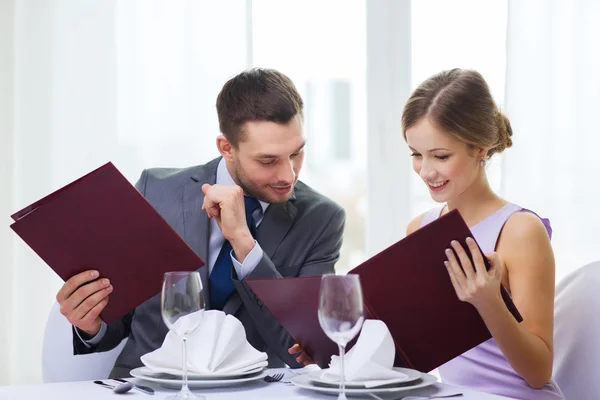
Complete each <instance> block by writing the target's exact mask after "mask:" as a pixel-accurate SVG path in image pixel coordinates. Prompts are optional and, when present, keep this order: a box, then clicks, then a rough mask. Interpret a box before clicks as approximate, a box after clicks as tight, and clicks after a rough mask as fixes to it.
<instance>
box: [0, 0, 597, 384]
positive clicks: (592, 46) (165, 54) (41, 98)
mask: <svg viewBox="0 0 600 400" xmlns="http://www.w3.org/2000/svg"><path fill="white" fill-rule="evenodd" d="M598 20H600V3H598V2H597V1H595V0H574V1H561V0H485V1H481V0H414V1H409V0H327V1H323V0H319V1H318V0H295V1H293V0H229V1H216V0H213V1H208V0H207V1H191V0H189V1H184V0H128V1H124V0H122V1H117V0H86V1H81V0H0V167H1V169H0V182H2V186H1V189H0V216H1V218H2V221H4V223H3V224H2V226H1V227H0V272H1V275H0V360H2V361H0V384H17V383H34V382H40V381H41V362H40V359H41V345H42V338H43V332H44V327H45V323H46V317H47V315H48V312H49V310H50V308H51V306H52V304H53V302H54V301H55V299H54V296H55V295H56V292H57V290H58V289H59V288H60V286H61V284H62V282H61V280H60V279H59V278H58V276H56V275H55V274H54V272H53V271H52V270H51V269H50V268H48V267H47V266H46V265H45V264H44V263H43V261H41V260H40V259H39V258H38V257H37V256H36V255H35V253H33V251H31V250H30V249H29V248H28V247H27V246H26V245H25V244H24V243H23V242H22V241H20V239H19V238H18V237H17V236H16V235H15V234H13V232H12V231H11V230H10V228H9V224H10V221H11V220H10V218H9V215H11V214H12V213H13V212H15V211H17V210H19V209H21V208H22V207H24V206H26V205H28V204H30V203H31V202H33V201H35V200H37V199H39V198H41V197H43V196H45V195H46V194H48V193H49V192H51V191H54V190H56V189H58V188H60V187H61V186H63V185H65V184H67V183H69V182H70V181H72V180H74V179H76V178H78V177H80V176H81V175H83V174H85V173H87V172H89V171H90V170H92V169H94V168H97V167H98V166H100V165H102V164H104V163H105V162H107V161H112V162H113V163H114V164H115V165H116V166H117V168H119V169H120V170H121V172H123V173H124V174H125V176H126V177H127V178H128V179H129V180H130V181H131V182H132V183H134V182H135V181H136V180H137V178H138V177H139V175H140V173H141V171H142V169H144V168H148V167H156V166H169V167H186V166H190V165H197V164H202V163H205V162H207V161H209V160H210V159H212V158H214V157H216V156H217V155H218V153H217V150H216V146H215V138H216V136H217V135H218V134H219V132H218V124H217V118H216V111H215V100H216V96H217V93H218V92H219V90H220V89H221V87H222V85H223V84H224V83H225V81H226V80H227V79H229V78H230V77H232V76H233V75H235V74H237V73H239V72H240V71H242V70H243V69H246V68H249V67H253V66H260V67H269V68H275V69H279V70H281V71H282V72H284V73H285V74H287V75H288V76H290V78H291V79H292V80H293V81H294V82H295V83H296V85H297V87H298V89H299V91H300V93H301V95H302V96H303V98H304V100H305V104H306V111H305V115H306V124H305V134H306V136H307V138H308V144H307V159H306V164H305V167H304V169H303V171H302V174H301V179H302V180H304V181H305V182H306V183H308V184H309V185H311V186H313V187H314V188H315V189H317V190H319V191H320V192H322V193H323V194H325V195H327V196H329V197H331V198H333V199H334V200H336V201H337V202H339V203H340V204H341V205H342V206H343V207H344V208H345V209H346V212H347V224H346V233H345V239H344V246H343V248H342V257H341V260H340V262H339V263H338V265H337V271H338V273H344V272H346V271H348V270H349V269H351V268H353V267H355V266H357V265H358V264H360V263H361V262H362V261H364V260H365V259H366V258H368V257H370V256H371V255H373V254H375V253H376V252H378V251H380V250H382V249H384V248H385V247H387V246H388V245H390V244H392V243H394V242H395V241H397V240H399V239H401V238H402V237H403V236H404V235H405V229H406V225H407V223H408V221H409V220H410V219H411V218H412V217H413V216H415V215H417V214H418V213H420V212H423V211H425V210H427V209H429V208H431V207H434V206H436V204H435V203H433V202H432V201H431V199H430V198H429V195H428V191H427V189H426V187H425V186H424V185H423V183H422V182H421V180H420V179H419V178H418V177H417V176H416V175H415V174H414V173H413V172H412V169H411V163H410V157H409V152H408V149H407V147H406V144H405V143H404V140H403V138H402V132H401V129H400V117H401V112H402V107H403V105H404V102H405V101H406V99H407V98H408V96H409V94H410V92H411V91H412V90H413V89H414V88H415V87H416V86H417V85H418V84H419V83H420V82H421V81H423V80H424V79H426V78H427V77H429V76H430V75H432V74H434V73H437V72H439V71H441V70H443V69H449V68H454V67H460V68H471V69H476V70H478V71H479V72H481V73H482V74H483V76H484V78H485V79H486V80H487V81H488V83H489V85H490V87H491V90H492V94H493V95H494V97H495V99H496V101H497V102H498V103H499V105H500V106H501V108H502V110H503V111H504V112H505V113H506V114H507V115H508V117H509V118H510V120H511V122H512V125H513V131H514V136H513V142H514V146H513V148H511V149H508V150H507V151H506V153H505V154H503V155H501V156H499V157H495V158H494V159H493V160H492V162H491V163H490V164H488V167H487V168H488V173H489V177H490V180H491V183H492V186H493V188H494V189H496V190H497V191H498V192H499V193H500V194H501V195H502V196H504V197H505V198H506V199H508V200H510V201H512V202H516V203H518V204H520V205H522V206H524V207H527V208H530V209H532V210H535V211H536V212H537V213H538V214H540V215H542V216H544V217H548V218H550V220H551V222H552V224H553V228H554V237H553V240H552V242H553V246H554V251H555V255H556V260H557V280H558V279H561V278H562V277H564V276H565V275H566V274H568V273H569V272H571V271H573V270H574V269H576V268H578V267H580V266H582V265H583V264H584V263H587V262H589V261H592V260H597V259H600V250H599V249H598V245H597V240H596V232H597V230H598V229H600V214H599V213H598V212H597V211H596V200H597V197H596V196H597V194H598V190H597V188H596V187H595V178H596V176H597V175H599V173H600V166H599V164H598V162H597V155H596V150H597V149H598V147H599V145H600V135H599V134H598V126H597V122H596V120H597V118H596V115H597V113H598V109H599V108H600V77H599V76H600V75H599V74H598V71H600V50H599V49H600V47H598V46H597V43H598V39H600V25H598V24H597V21H598ZM90 229H93V227H90Z"/></svg>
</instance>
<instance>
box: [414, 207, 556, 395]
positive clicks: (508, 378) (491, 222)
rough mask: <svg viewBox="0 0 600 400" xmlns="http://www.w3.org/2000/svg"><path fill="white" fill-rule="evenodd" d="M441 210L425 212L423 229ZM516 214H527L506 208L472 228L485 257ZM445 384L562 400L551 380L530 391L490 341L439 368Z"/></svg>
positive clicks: (512, 208)
mask: <svg viewBox="0 0 600 400" xmlns="http://www.w3.org/2000/svg"><path fill="white" fill-rule="evenodd" d="M442 209H443V207H441V208H435V209H433V210H430V211H428V212H427V213H425V215H424V216H423V221H422V222H421V226H424V225H426V224H428V223H430V222H432V221H433V220H435V219H436V218H438V217H439V216H440V214H441V211H442ZM519 211H529V210H525V209H523V208H522V207H519V206H518V205H516V204H511V203H509V204H507V205H505V206H504V207H502V208H501V209H499V210H497V211H496V212H494V213H493V214H492V215H490V216H489V217H487V218H486V219H484V220H483V221H481V222H479V223H477V224H476V225H474V226H472V227H471V232H472V233H473V236H474V237H475V240H477V242H478V243H479V246H480V247H481V249H482V250H483V252H484V253H489V252H493V251H494V250H495V249H496V242H497V241H498V237H499V236H500V231H501V230H502V227H503V226H504V224H505V223H506V221H507V220H508V218H509V217H510V216H511V215H512V214H514V213H516V212H519ZM542 222H544V225H545V226H546V229H547V231H548V235H549V236H552V230H551V228H550V222H549V221H548V220H547V219H543V218H542ZM439 371H440V376H441V377H442V380H443V381H444V382H445V383H448V384H450V385H455V386H464V387H468V388H472V389H475V390H479V391H482V392H487V393H492V394H496V395H499V396H504V397H508V398H512V399H518V400H557V399H564V397H563V395H562V393H561V391H560V389H559V388H558V385H557V384H556V383H555V382H554V380H551V381H550V382H548V383H547V384H546V385H545V386H544V387H543V388H541V389H533V388H531V387H530V386H529V385H527V383H526V382H525V380H524V379H523V378H521V377H520V376H519V374H517V373H516V372H515V370H514V369H513V368H512V367H511V366H510V364H509V363H508V361H507V360H506V358H505V357H504V355H503V354H502V351H500V348H499V347H498V345H497V344H496V341H495V340H494V339H493V338H492V339H490V340H488V341H486V342H484V343H482V344H480V345H479V346H477V347H475V348H473V349H471V350H469V351H467V352H465V353H463V354H461V355H460V356H458V357H456V358H454V359H453V360H451V361H448V362H447V363H446V364H444V365H442V366H441V367H440V368H439Z"/></svg>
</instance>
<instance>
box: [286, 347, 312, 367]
mask: <svg viewBox="0 0 600 400" xmlns="http://www.w3.org/2000/svg"><path fill="white" fill-rule="evenodd" d="M288 353H290V354H297V353H300V354H298V357H296V362H298V363H299V364H304V365H309V364H314V363H315V362H314V361H313V360H312V358H310V356H309V355H308V354H306V353H305V352H304V350H302V347H300V345H299V344H298V343H296V344H295V345H293V346H292V347H290V348H289V349H288Z"/></svg>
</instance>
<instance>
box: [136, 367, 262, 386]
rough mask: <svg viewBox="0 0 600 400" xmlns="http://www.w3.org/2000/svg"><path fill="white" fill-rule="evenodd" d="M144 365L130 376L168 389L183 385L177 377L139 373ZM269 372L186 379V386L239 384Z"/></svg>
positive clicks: (255, 379)
mask: <svg viewBox="0 0 600 400" xmlns="http://www.w3.org/2000/svg"><path fill="white" fill-rule="evenodd" d="M142 368H145V367H141V368H136V369H134V370H132V371H131V372H130V373H131V376H133V377H134V378H138V379H142V380H145V381H148V382H154V383H158V384H159V385H160V386H163V387H166V388H169V389H181V386H182V385H183V380H181V379H179V378H171V379H166V378H157V377H155V376H151V375H147V374H144V373H140V370H141V369H142ZM268 374H269V371H268V370H267V369H266V368H265V369H263V371H262V372H257V373H254V374H252V375H247V376H242V377H237V378H229V379H188V386H189V387H190V389H198V388H216V387H227V386H234V385H239V384H242V383H246V382H252V381H258V380H261V379H263V378H264V377H265V376H267V375H268Z"/></svg>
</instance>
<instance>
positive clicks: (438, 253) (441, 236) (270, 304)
mask: <svg viewBox="0 0 600 400" xmlns="http://www.w3.org/2000/svg"><path fill="white" fill-rule="evenodd" d="M469 236H471V237H472V234H471V232H470V230H469V228H468V227H467V225H466V224H465V222H464V220H463V219H462V217H461V216H460V214H459V212H458V211H456V210H455V211H451V212H449V213H448V214H445V215H443V216H442V217H440V218H438V219H437V220H435V221H433V222H432V223H430V224H428V225H426V226H424V227H423V228H421V229H419V230H417V231H416V232H414V233H412V234H410V235H408V236H407V237H405V238H404V239H402V240H400V241H399V242H397V243H395V244H393V245H392V246H390V247H388V248H387V249H385V250H383V251H382V252H381V253H379V254H377V255H375V256H374V257H372V258H371V259H369V260H367V261H365V262H364V263H363V264H361V265H359V266H358V267H356V268H354V269H353V270H352V271H350V273H354V274H358V275H359V276H360V281H361V285H362V290H363V299H364V305H365V314H366V317H367V318H373V319H380V320H382V321H384V322H385V323H386V325H387V326H388V328H389V330H390V333H391V335H392V337H393V339H394V343H395V345H396V365H398V366H407V367H409V368H414V369H417V370H419V371H423V372H428V371H431V370H433V369H435V368H437V367H439V366H440V365H442V364H444V363H446V362H447V361H450V360H451V359H453V358H454V357H456V356H458V355H460V354H462V353H464V352H465V351H467V350H469V349H471V348H473V347H475V346H477V345H479V344H480V343H482V342H484V341H486V340H488V339H490V338H491V335H490V333H489V331H488V329H487V328H486V326H485V324H484V322H483V320H482V319H481V317H480V316H479V313H478V312H477V310H476V309H475V308H474V307H473V306H472V305H471V304H469V303H465V302H461V301H460V300H459V299H458V298H457V296H456V293H455V291H454V288H453V286H452V283H451V282H450V278H449V276H448V272H447V271H446V268H445V267H444V260H446V256H445V254H444V250H445V249H447V248H448V247H449V246H450V242H451V241H452V240H458V241H459V242H460V243H461V245H462V246H463V247H465V248H466V242H465V239H466V238H467V237H469ZM486 261H487V260H486ZM486 267H487V268H488V269H489V267H490V266H489V264H488V265H487V266H486ZM246 283H247V284H248V286H249V287H250V288H251V289H252V290H253V291H254V293H255V294H256V296H257V297H258V298H259V299H260V300H261V301H262V302H263V303H264V305H265V306H266V307H267V308H268V309H269V311H271V313H273V315H274V316H275V318H276V319H277V320H278V321H279V322H280V323H281V324H282V326H283V327H284V328H285V329H286V330H287V331H288V332H289V333H290V335H292V337H294V339H295V340H296V341H297V342H298V343H299V344H300V346H301V347H302V348H303V349H305V350H306V352H307V353H308V354H309V355H310V356H311V357H312V358H313V360H314V361H315V363H317V365H319V366H320V367H322V368H325V367H327V365H328V363H329V361H330V359H331V355H332V354H337V346H336V345H335V344H334V343H333V342H332V341H331V340H330V339H329V338H328V337H327V336H326V335H325V333H324V332H323V331H322V329H321V327H320V325H319V320H318V316H317V310H318V302H319V288H320V284H321V277H301V278H284V279H253V280H250V279H247V280H246ZM501 290H502V297H503V299H504V302H505V304H506V305H507V307H508V309H509V310H510V312H511V313H512V314H513V316H514V317H515V318H516V319H517V321H519V322H521V321H522V317H521V315H520V314H519V312H518V310H517V308H516V307H515V305H514V303H513V302H512V300H511V299H510V296H509V295H508V293H507V292H506V290H505V289H504V288H502V289H501Z"/></svg>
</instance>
